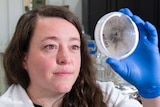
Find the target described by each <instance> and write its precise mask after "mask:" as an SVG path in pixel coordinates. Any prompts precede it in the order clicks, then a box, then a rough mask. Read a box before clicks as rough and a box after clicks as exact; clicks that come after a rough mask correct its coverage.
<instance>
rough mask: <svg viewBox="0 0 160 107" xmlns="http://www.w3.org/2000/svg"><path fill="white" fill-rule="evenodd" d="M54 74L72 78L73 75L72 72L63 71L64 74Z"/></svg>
mask: <svg viewBox="0 0 160 107" xmlns="http://www.w3.org/2000/svg"><path fill="white" fill-rule="evenodd" d="M54 74H55V75H57V76H70V75H72V74H73V73H72V72H66V71H63V72H55V73H54Z"/></svg>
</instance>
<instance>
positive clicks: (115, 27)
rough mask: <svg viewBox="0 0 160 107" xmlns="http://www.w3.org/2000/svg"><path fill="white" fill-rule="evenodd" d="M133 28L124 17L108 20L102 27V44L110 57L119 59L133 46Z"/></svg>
mask: <svg viewBox="0 0 160 107" xmlns="http://www.w3.org/2000/svg"><path fill="white" fill-rule="evenodd" d="M135 35H136V33H135V28H134V26H133V25H132V23H131V20H130V19H129V18H128V17H126V16H125V15H116V16H112V17H111V18H109V19H108V20H107V21H106V22H105V24H104V27H103V37H102V39H103V44H104V46H105V48H106V49H107V51H108V52H109V53H110V55H111V56H114V57H116V58H119V57H121V56H123V55H125V54H127V53H128V52H129V51H130V50H131V49H132V48H133V47H134V45H135V39H136V36H135Z"/></svg>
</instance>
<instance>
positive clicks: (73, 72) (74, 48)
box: [24, 17, 81, 94]
mask: <svg viewBox="0 0 160 107" xmlns="http://www.w3.org/2000/svg"><path fill="white" fill-rule="evenodd" d="M80 45H81V44H80V35H79V32H78V30H77V29H76V28H75V26H73V25H72V24H71V23H70V22H68V21H66V20H64V19H62V18H56V17H52V18H49V17H40V18H38V21H37V23H36V28H35V31H34V33H33V37H32V39H31V41H30V47H29V51H28V53H26V56H25V59H24V68H25V69H26V70H27V72H28V74H29V77H30V80H31V83H30V85H29V89H32V90H37V91H40V92H44V93H45V92H47V93H50V92H51V93H54V94H57V93H67V92H69V91H70V90H71V88H72V86H73V84H74V83H75V81H76V79H77V77H78V75H79V71H80V64H81V53H80Z"/></svg>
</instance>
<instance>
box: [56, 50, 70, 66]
mask: <svg viewBox="0 0 160 107" xmlns="http://www.w3.org/2000/svg"><path fill="white" fill-rule="evenodd" d="M70 62H71V56H70V52H69V49H67V48H65V47H61V48H59V50H58V53H57V63H58V64H62V65H65V64H69V63H70Z"/></svg>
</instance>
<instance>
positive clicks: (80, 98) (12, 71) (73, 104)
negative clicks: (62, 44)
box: [3, 5, 106, 107]
mask: <svg viewBox="0 0 160 107" xmlns="http://www.w3.org/2000/svg"><path fill="white" fill-rule="evenodd" d="M38 16H43V17H60V18H63V19H65V20H67V21H69V22H70V23H72V24H73V25H74V26H75V27H76V28H77V30H78V31H79V34H80V38H81V68H80V73H79V76H78V78H77V80H76V82H75V84H74V85H73V87H72V89H71V91H70V92H69V93H67V94H66V95H65V96H64V98H63V102H62V104H61V106H62V107H106V104H105V103H104V102H103V95H102V92H101V89H100V88H99V86H98V85H97V84H96V78H95V69H94V66H93V64H92V61H91V57H90V55H89V52H88V47H87V44H86V40H85V38H84V37H83V35H82V31H81V26H80V23H79V21H78V18H77V17H76V16H75V15H74V14H73V13H71V12H70V11H69V10H68V9H66V8H64V7H60V6H51V5H48V6H44V7H41V8H38V9H34V10H32V11H29V12H27V13H25V14H23V15H22V16H21V17H20V19H19V21H18V23H17V26H16V30H15V33H14V36H13V38H12V40H11V42H10V44H9V45H8V48H7V49H6V52H5V53H4V58H3V64H4V69H5V73H6V78H7V82H8V84H9V85H11V84H20V85H21V86H22V87H23V88H24V89H26V88H27V87H28V86H29V84H30V79H29V75H28V73H27V72H26V70H25V69H24V68H23V64H22V62H23V60H24V56H25V53H26V52H27V51H28V49H29V45H30V40H31V38H32V36H33V32H34V29H35V25H36V21H37V17H38ZM53 26H54V25H53Z"/></svg>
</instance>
